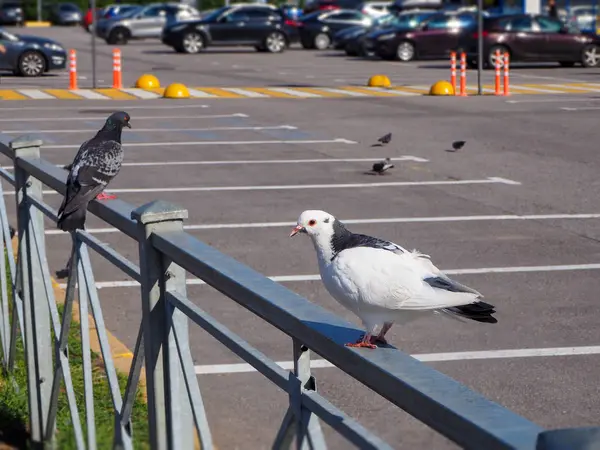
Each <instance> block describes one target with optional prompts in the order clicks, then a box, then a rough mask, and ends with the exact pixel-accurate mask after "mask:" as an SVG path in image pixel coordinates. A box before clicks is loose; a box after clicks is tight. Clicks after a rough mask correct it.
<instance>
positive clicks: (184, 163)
mask: <svg viewBox="0 0 600 450" xmlns="http://www.w3.org/2000/svg"><path fill="white" fill-rule="evenodd" d="M382 159H383V157H382V156H380V157H373V158H328V159H326V158H323V159H249V160H237V161H236V160H234V161H228V160H217V161H147V162H129V163H123V167H126V166H133V167H147V166H213V165H215V166H216V165H230V164H231V165H235V164H243V165H247V164H312V163H332V162H334V163H340V162H373V161H381V160H382ZM390 159H391V160H392V161H395V162H398V161H414V162H429V160H428V159H425V158H420V157H419V156H410V155H406V156H398V157H396V158H390ZM63 165H64V164H56V167H63ZM0 167H2V168H3V169H5V170H13V169H14V167H13V166H2V165H0Z"/></svg>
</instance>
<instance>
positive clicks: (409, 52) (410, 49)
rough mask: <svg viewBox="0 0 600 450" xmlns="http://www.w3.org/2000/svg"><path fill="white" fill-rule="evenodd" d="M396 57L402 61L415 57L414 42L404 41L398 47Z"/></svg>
mask: <svg viewBox="0 0 600 450" xmlns="http://www.w3.org/2000/svg"><path fill="white" fill-rule="evenodd" d="M396 58H397V59H399V60H400V61H402V62H408V61H412V60H413V59H415V46H414V44H413V43H412V42H408V41H402V42H400V44H398V48H397V49H396Z"/></svg>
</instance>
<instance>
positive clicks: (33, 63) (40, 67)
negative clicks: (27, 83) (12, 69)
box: [17, 51, 46, 77]
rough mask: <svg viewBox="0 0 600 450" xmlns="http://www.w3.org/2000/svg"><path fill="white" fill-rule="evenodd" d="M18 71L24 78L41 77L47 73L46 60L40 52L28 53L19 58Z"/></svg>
mask: <svg viewBox="0 0 600 450" xmlns="http://www.w3.org/2000/svg"><path fill="white" fill-rule="evenodd" d="M17 70H18V71H19V75H21V76H24V77H39V76H40V75H41V74H43V73H44V72H45V71H46V60H45V59H44V56H43V55H42V54H41V53H40V52H36V51H27V52H25V53H23V54H22V55H21V57H20V58H19V62H18V66H17Z"/></svg>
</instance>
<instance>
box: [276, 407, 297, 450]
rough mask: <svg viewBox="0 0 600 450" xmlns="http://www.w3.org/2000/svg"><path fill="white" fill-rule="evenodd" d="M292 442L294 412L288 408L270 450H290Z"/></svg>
mask: <svg viewBox="0 0 600 450" xmlns="http://www.w3.org/2000/svg"><path fill="white" fill-rule="evenodd" d="M293 442H294V412H293V411H292V408H291V407H290V408H288V410H287V411H286V412H285V416H283V420H282V421H281V425H280V426H279V431H278V432H277V436H276V437H275V441H274V442H273V446H272V447H271V448H272V450H282V449H286V448H292V443H293Z"/></svg>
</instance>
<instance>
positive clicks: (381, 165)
mask: <svg viewBox="0 0 600 450" xmlns="http://www.w3.org/2000/svg"><path fill="white" fill-rule="evenodd" d="M391 161H392V160H391V159H390V158H385V160H383V161H380V162H378V163H375V164H373V172H376V173H378V174H379V175H383V172H385V171H386V170H388V169H393V168H394V165H393V164H391Z"/></svg>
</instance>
